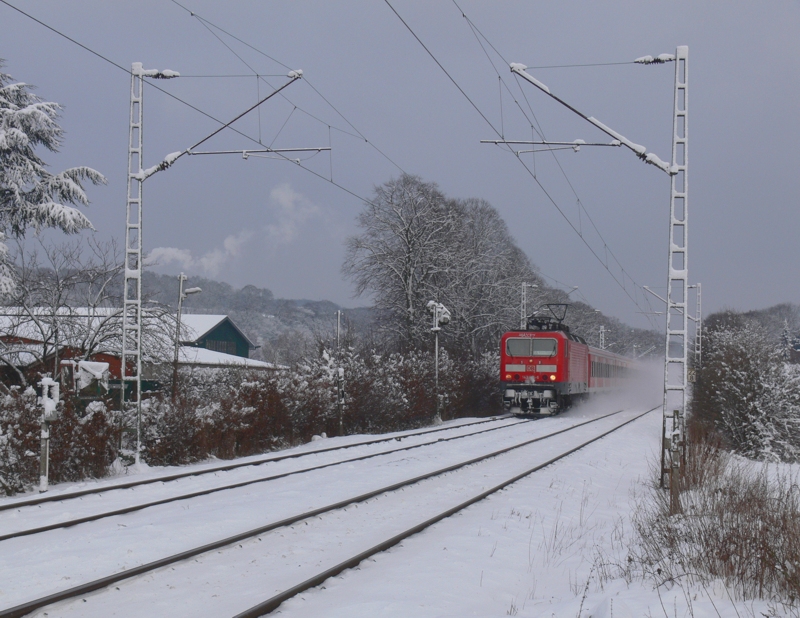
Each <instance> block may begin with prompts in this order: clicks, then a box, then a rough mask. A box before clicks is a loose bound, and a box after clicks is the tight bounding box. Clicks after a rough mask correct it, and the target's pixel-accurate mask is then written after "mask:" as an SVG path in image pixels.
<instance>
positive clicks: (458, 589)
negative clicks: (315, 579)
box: [0, 402, 766, 618]
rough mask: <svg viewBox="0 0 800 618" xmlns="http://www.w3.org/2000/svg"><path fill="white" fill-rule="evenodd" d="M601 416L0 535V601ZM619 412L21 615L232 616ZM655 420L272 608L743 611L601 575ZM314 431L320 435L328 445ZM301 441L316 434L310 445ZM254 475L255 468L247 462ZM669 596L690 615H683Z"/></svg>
mask: <svg viewBox="0 0 800 618" xmlns="http://www.w3.org/2000/svg"><path fill="white" fill-rule="evenodd" d="M611 410H612V408H611V407H610V406H609V404H608V402H605V403H604V404H602V403H599V402H595V403H594V404H590V405H589V406H587V407H585V408H583V409H578V410H574V411H572V412H570V413H568V414H566V415H563V416H561V417H559V418H553V419H543V420H541V421H537V422H535V423H527V424H524V425H521V426H519V427H517V428H515V429H513V430H498V431H495V432H491V433H489V434H486V435H485V436H483V437H482V438H481V439H477V438H464V439H462V440H455V441H452V442H446V443H442V444H439V445H436V446H435V447H423V448H420V449H414V450H412V451H406V452H403V453H399V454H396V455H388V456H385V457H380V458H375V459H369V460H366V461H363V462H353V463H350V464H345V465H343V466H335V467H332V468H327V469H325V470H321V471H319V472H315V473H309V474H304V475H299V476H293V477H288V478H286V479H281V480H279V481H272V482H269V483H267V484H264V485H263V486H261V485H254V486H249V487H246V488H241V489H237V490H233V491H231V492H227V491H226V492H220V493H217V494H211V495H210V496H205V497H202V498H196V499H193V500H191V501H187V502H177V503H172V504H170V505H164V506H161V507H155V508H152V509H147V510H145V511H141V512H137V513H132V514H130V515H126V516H121V517H112V518H107V519H104V520H101V521H99V522H93V523H91V524H83V525H80V526H76V527H73V528H69V529H64V530H54V531H51V532H48V533H44V534H41V535H36V536H33V537H23V538H20V539H14V540H11V541H6V542H3V543H2V544H0V565H2V571H3V577H2V580H0V582H1V583H0V607H10V606H12V605H15V604H17V603H20V602H23V601H24V600H27V599H30V598H33V597H36V596H41V595H43V594H46V593H49V592H53V591H54V590H58V589H64V588H69V587H71V586H73V585H75V584H77V583H79V582H82V581H87V580H89V579H94V578H96V577H100V576H102V575H106V574H109V573H111V572H115V571H118V570H120V569H127V568H130V567H131V566H133V565H136V564H141V563H142V562H146V561H148V560H152V559H154V558H156V557H161V556H165V555H168V554H170V553H175V552H176V551H181V550H182V549H186V548H188V547H192V546H195V545H197V544H199V543H202V542H208V541H209V540H213V539H216V538H222V537H224V536H226V535H228V534H232V533H233V532H237V531H243V530H247V529H249V528H252V527H255V526H257V525H263V524H264V523H268V522H270V521H274V520H277V519H280V518H281V517H282V516H285V515H288V514H293V513H297V512H304V511H305V510H308V509H310V508H315V507H317V506H321V505H323V504H327V503H331V502H334V501H336V500H337V499H341V498H342V497H344V496H347V495H356V494H358V493H363V492H364V491H366V490H368V489H370V488H373V487H380V486H381V485H382V484H384V483H387V482H392V481H393V480H397V479H399V478H406V477H410V476H413V475H414V474H418V473H421V472H424V471H428V470H433V469H438V468H441V467H443V466H444V465H447V464H449V463H453V462H455V461H457V460H459V459H461V458H467V457H468V456H476V455H478V454H480V453H482V452H488V451H490V450H495V449H497V448H502V447H503V446H507V445H509V444H510V443H512V442H521V441H523V439H524V438H525V437H533V436H535V435H543V434H546V433H550V432H551V431H553V430H555V429H559V428H562V427H566V426H568V425H571V424H574V423H575V422H577V421H579V420H583V419H585V418H589V417H591V416H592V415H600V414H602V413H603V412H609V411H611ZM643 410H644V408H641V407H640V408H638V411H643ZM626 415H627V416H626V418H630V417H631V416H632V414H630V413H626ZM622 416H623V415H618V416H617V417H611V418H609V419H606V420H603V421H599V422H598V423H593V424H591V425H587V426H586V427H585V428H581V429H579V430H575V431H574V432H569V433H567V434H563V435H562V436H559V437H558V438H552V439H550V440H547V441H544V442H538V443H535V444H532V445H530V446H528V447H524V448H522V449H519V450H517V451H513V452H512V453H510V454H508V455H504V456H502V457H498V458H495V459H493V460H490V461H489V462H487V463H486V464H481V465H479V466H470V467H469V468H465V469H461V470H457V471H454V472H451V473H449V474H447V475H445V476H443V477H438V478H435V479H431V480H428V481H424V482H422V483H419V484H418V486H415V487H414V488H406V489H405V490H403V491H399V492H394V493H391V494H384V495H381V496H379V497H377V498H374V499H372V500H370V501H368V502H367V503H364V504H359V505H358V506H355V505H353V506H350V507H348V508H346V509H341V510H339V511H336V512H334V513H331V514H327V515H324V516H321V517H315V518H312V519H311V520H310V521H307V522H301V523H299V524H296V525H294V526H291V527H288V528H282V529H279V530H275V531H273V532H271V533H267V534H265V535H262V536H261V537H258V538H256V539H253V540H251V541H245V542H242V543H241V544H237V545H235V546H233V547H230V548H227V549H224V550H220V551H215V552H212V553H209V554H204V555H202V556H199V557H198V558H196V559H193V560H191V561H189V562H188V563H183V564H180V565H177V564H176V565H173V566H170V567H165V568H163V569H161V570H159V571H156V572H154V573H151V574H148V575H146V576H143V577H139V578H134V579H131V580H128V581H124V582H120V583H119V584H117V585H115V586H113V587H112V589H111V590H108V591H105V592H98V593H92V594H90V595H86V596H85V597H84V598H85V601H84V600H83V599H79V600H78V601H77V602H71V603H66V602H65V603H63V604H59V605H55V606H51V607H48V608H45V609H43V610H40V611H39V612H38V613H37V614H34V615H37V616H44V615H49V616H54V615H58V616H143V615H153V616H156V615H159V616H160V615H164V616H166V615H169V616H184V615H185V616H232V615H234V614H236V613H237V612H240V611H243V610H245V609H247V608H248V607H250V606H252V605H255V604H256V603H258V602H260V601H263V600H265V599H266V598H268V597H269V596H271V595H272V594H275V593H276V592H278V591H279V590H281V589H283V588H285V587H288V586H291V585H294V584H297V583H299V582H300V581H303V580H304V579H306V578H307V577H310V576H311V575H313V574H315V573H316V572H318V571H320V570H323V569H324V568H328V567H329V566H332V565H334V564H336V563H338V562H339V561H341V560H343V559H345V558H348V557H349V556H351V555H354V554H355V553H357V552H358V551H361V550H363V549H365V548H366V547H369V546H370V545H373V544H375V543H377V542H379V541H381V540H383V539H385V538H387V537H388V536H391V535H392V534H396V533H397V532H400V531H402V530H405V529H407V528H409V527H411V526H412V525H414V524H416V523H419V522H421V521H423V520H425V519H427V518H428V517H430V516H431V515H433V514H435V513H436V512H437V511H438V510H441V509H442V508H444V507H446V506H448V505H452V504H456V503H458V502H460V501H463V500H464V499H466V498H467V497H469V496H471V495H473V494H476V493H478V492H479V491H481V490H482V489H485V488H488V487H490V486H492V485H494V484H496V483H497V482H499V481H500V480H502V479H503V477H507V476H511V475H512V474H513V473H514V472H515V471H521V470H524V469H528V468H530V467H532V466H534V465H536V463H537V462H539V461H546V460H547V459H549V458H550V457H552V456H554V455H555V454H557V453H558V452H560V451H563V450H566V448H568V447H570V446H572V445H575V444H578V443H580V442H582V441H584V440H586V439H587V438H588V437H589V436H590V435H596V434H597V433H600V431H601V430H602V429H608V428H610V427H612V426H614V425H616V424H619V423H620V422H622V420H624V418H621V417H622ZM660 424H661V419H660V415H659V413H658V412H657V411H656V412H653V413H651V414H649V415H646V416H645V417H643V418H641V419H639V420H637V421H635V422H633V423H631V424H630V425H628V426H626V427H625V428H623V429H621V430H620V431H618V432H616V433H613V434H611V435H609V436H607V437H605V438H603V439H601V440H600V441H598V442H595V443H593V444H591V445H589V446H587V447H586V448H584V449H582V450H581V451H578V452H577V453H575V454H573V455H571V456H569V457H568V458H566V459H564V460H561V461H559V462H557V463H556V464H554V465H552V466H550V467H548V468H545V469H543V470H541V471H539V472H536V473H534V474H533V475H531V476H529V477H527V478H525V479H523V480H521V481H519V482H517V483H515V484H513V485H512V486H510V487H508V488H507V489H505V490H503V491H501V492H498V493H496V494H493V495H492V496H490V497H489V498H487V499H485V500H483V501H482V502H479V503H478V504H476V505H474V506H472V507H469V508H467V509H465V510H464V511H462V512H460V513H459V514H457V515H455V516H453V517H450V518H448V519H446V520H444V521H442V522H440V523H438V524H436V525H434V526H432V527H431V528H429V529H427V530H425V531H424V532H422V533H420V534H417V535H415V536H413V537H411V538H409V539H407V540H406V541H404V542H402V543H401V544H400V545H398V546H396V547H395V548H393V549H391V550H389V551H387V552H385V553H383V554H379V555H378V556H376V557H375V558H372V559H369V560H367V561H365V562H363V563H362V564H361V565H360V566H359V567H358V568H356V569H352V570H349V571H346V572H344V573H342V574H341V575H340V576H338V577H335V578H332V579H330V580H328V581H327V582H325V584H324V586H323V587H320V588H317V589H314V590H312V591H309V592H306V593H303V594H302V595H300V596H299V597H296V598H294V599H291V600H289V601H287V602H286V603H284V604H283V605H282V606H281V607H280V608H279V610H278V612H279V613H280V614H281V615H287V616H348V617H349V616H365V617H366V616H369V617H373V616H377V615H380V616H502V615H520V616H548V617H549V616H576V617H577V616H594V617H595V618H597V617H600V616H609V617H610V616H618V617H622V616H648V615H651V616H660V615H667V616H674V615H677V616H690V615H693V616H697V617H698V618H699V617H701V616H717V615H721V616H737V615H741V616H745V615H753V613H752V612H753V611H755V610H757V609H759V607H760V606H759V605H758V604H756V605H755V606H752V608H751V607H747V608H745V607H744V606H743V605H739V606H738V607H734V605H733V604H732V603H731V602H730V601H729V600H728V598H727V596H726V594H725V592H724V590H723V589H721V588H720V589H719V590H707V591H705V590H702V589H700V590H694V589H693V590H689V591H686V594H684V591H683V590H681V589H680V588H677V589H672V590H667V589H664V588H662V589H661V590H658V591H656V590H654V589H653V586H652V584H651V583H649V582H644V583H643V582H639V581H632V582H626V581H625V580H623V579H611V580H604V579H603V578H602V577H601V575H602V574H603V573H611V574H612V575H613V574H614V572H615V571H614V568H613V565H611V566H609V565H608V564H607V563H608V562H609V561H610V562H612V563H613V562H615V561H617V562H619V563H620V564H623V563H624V561H625V560H626V558H627V551H626V544H627V543H629V542H630V541H631V538H632V533H633V531H632V528H631V525H630V523H629V517H630V514H631V510H632V508H634V507H633V504H634V502H633V501H632V500H631V494H632V492H633V491H636V490H637V488H639V491H641V489H642V486H641V484H642V483H644V482H647V478H648V475H649V471H648V459H649V458H650V459H652V458H653V457H655V453H656V452H657V447H658V436H659V430H660ZM362 439H363V438H362ZM346 440H351V441H352V440H354V438H353V437H350V438H347V439H346ZM323 442H324V443H325V445H326V446H328V445H332V444H335V442H336V440H334V439H331V440H325V441H323ZM318 445H321V442H316V443H314V444H313V445H310V447H315V446H318ZM356 448H362V447H356ZM315 457H316V456H315ZM319 457H322V455H320V456H319ZM297 465H298V464H297V463H296V462H294V461H293V460H289V461H286V462H279V463H275V464H269V466H270V470H273V469H274V470H277V469H279V466H286V467H288V466H297ZM305 465H307V463H306V464H305ZM259 473H261V474H263V473H264V470H263V467H262V470H261V471H260V472H259ZM225 474H229V473H225ZM240 474H242V473H240ZM193 482H194V483H196V482H197V481H193ZM135 492H136V493H137V494H138V495H139V496H140V497H141V498H142V499H146V497H147V495H148V494H149V493H150V492H153V493H154V494H158V495H163V492H164V486H163V485H161V484H156V485H153V486H146V487H141V488H137V489H136V490H135ZM96 500H97V499H96V498H95V497H91V499H88V498H87V499H83V500H80V501H78V503H77V504H73V503H56V504H64V505H69V506H68V507H67V508H68V509H69V510H70V515H76V514H79V513H80V512H82V510H84V511H90V512H91V511H93V510H96V509H97V505H96ZM43 506H44V505H43ZM53 506H54V505H48V508H51V507H53ZM46 510H47V509H42V511H43V512H44V511H46ZM51 510H53V509H52V508H51ZM55 510H56V511H57V510H58V507H57V506H56V507H55ZM62 510H63V507H62ZM57 516H62V515H57ZM9 522H10V520H8V521H7V522H6V523H9ZM17 523H18V522H17ZM26 524H27V525H32V523H31V522H26ZM0 525H2V524H0ZM604 565H605V566H604ZM687 599H689V600H690V602H691V604H692V610H691V611H692V612H693V613H691V612H690V611H688V609H687ZM715 607H716V609H715ZM764 610H765V611H766V609H765V608H764ZM755 615H758V614H755Z"/></svg>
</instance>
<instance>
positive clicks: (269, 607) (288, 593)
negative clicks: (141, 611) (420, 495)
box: [234, 406, 661, 618]
mask: <svg viewBox="0 0 800 618" xmlns="http://www.w3.org/2000/svg"><path fill="white" fill-rule="evenodd" d="M660 407H661V406H656V407H655V408H652V409H650V410H648V411H647V412H643V413H642V414H639V415H637V416H635V417H633V418H632V419H629V420H627V421H625V422H624V423H622V424H620V425H618V426H616V427H614V428H613V429H609V430H608V431H606V432H604V433H601V434H600V435H599V436H596V437H594V438H592V439H591V440H587V441H586V442H584V443H583V444H580V445H578V446H576V447H574V448H571V449H570V450H568V451H566V452H564V453H562V454H561V455H557V456H556V457H553V458H552V459H550V460H548V461H546V462H544V463H542V464H539V465H537V466H534V467H533V468H530V469H529V470H526V471H525V472H522V473H520V474H517V475H515V476H513V477H512V478H510V479H508V480H505V481H503V482H502V483H500V484H498V485H495V486H494V487H492V488H490V489H487V490H486V491H483V492H481V493H479V494H478V495H476V496H473V497H472V498H470V499H469V500H466V501H464V502H462V503H461V504H458V505H457V506H454V507H452V508H449V509H447V510H446V511H443V512H442V513H439V514H438V515H434V516H433V517H431V518H430V519H428V520H426V521H424V522H422V523H420V524H417V525H416V526H413V527H411V528H409V529H408V530H406V531H405V532H401V533H400V534H397V535H395V536H393V537H392V538H390V539H388V540H386V541H383V542H381V543H378V544H377V545H374V546H373V547H371V548H369V549H367V550H365V551H363V552H361V553H359V554H356V555H355V556H353V557H351V558H348V559H347V560H345V561H344V562H340V563H339V564H337V565H336V566H333V567H331V568H329V569H326V570H325V571H323V572H321V573H318V574H317V575H315V576H314V577H311V578H309V579H307V580H305V581H304V582H302V583H300V584H297V585H296V586H293V587H292V588H289V589H288V590H285V591H283V592H281V593H279V594H276V595H275V596H273V597H271V598H269V599H267V600H266V601H264V602H263V603H259V604H258V605H255V606H253V607H251V608H250V609H247V610H245V611H243V612H241V613H238V614H236V615H235V616H234V618H258V617H259V616H263V615H265V614H268V613H270V612H272V611H274V610H275V609H277V608H278V607H279V606H280V605H281V604H282V603H283V602H284V601H287V600H289V599H291V598H292V597H294V596H296V595H298V594H300V593H301V592H305V591H306V590H309V589H310V588H314V587H316V586H319V585H320V584H322V583H323V582H324V581H325V580H327V579H329V578H331V577H334V576H336V575H338V574H339V573H341V572H342V571H344V570H346V569H351V568H353V567H356V566H358V565H359V564H360V563H361V562H362V561H364V560H366V559H367V558H370V557H371V556H374V555H375V554H378V553H381V552H384V551H386V550H387V549H389V548H391V547H393V546H395V545H397V544H398V543H400V542H401V541H403V540H405V539H407V538H408V537H410V536H412V535H414V534H417V533H418V532H421V531H422V530H425V528H428V527H430V526H432V525H433V524H435V523H438V522H440V521H442V520H443V519H446V518H447V517H450V516H451V515H454V514H455V513H458V512H459V511H462V510H464V509H465V508H467V507H468V506H472V505H473V504H475V503H476V502H480V501H481V500H483V499H484V498H486V497H488V496H490V495H491V494H493V493H495V492H498V491H500V490H501V489H505V488H506V487H508V486H509V485H511V484H512V483H516V482H517V481H519V480H521V479H523V478H525V477H526V476H528V475H530V474H533V473H534V472H537V471H538V470H541V469H542V468H546V467H547V466H549V465H551V464H553V463H555V462H557V461H558V460H559V459H563V458H564V457H567V456H569V455H571V454H572V453H574V452H575V451H578V450H580V449H582V448H584V447H585V446H588V445H589V444H591V443H593V442H596V441H597V440H600V439H601V438H604V437H606V436H607V435H608V434H610V433H613V432H615V431H617V430H619V429H621V428H622V427H624V426H625V425H628V424H629V423H632V422H633V421H635V420H638V419H640V418H642V417H643V416H645V415H646V414H649V413H650V412H652V411H653V410H657V409H659V408H660Z"/></svg>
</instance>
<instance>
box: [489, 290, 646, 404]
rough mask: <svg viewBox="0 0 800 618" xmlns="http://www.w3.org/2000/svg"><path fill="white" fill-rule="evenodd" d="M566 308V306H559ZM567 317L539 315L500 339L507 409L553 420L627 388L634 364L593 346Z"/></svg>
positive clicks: (501, 373)
mask: <svg viewBox="0 0 800 618" xmlns="http://www.w3.org/2000/svg"><path fill="white" fill-rule="evenodd" d="M559 306H563V305H559ZM564 307H565V308H564V310H563V314H562V315H561V319H559V318H558V317H557V315H556V311H552V312H553V313H554V316H555V317H549V316H547V317H539V316H536V315H534V316H533V317H530V318H528V319H527V320H526V328H525V329H524V330H522V329H520V330H515V331H510V332H507V333H505V334H504V335H503V336H502V337H501V339H500V382H501V383H502V388H503V408H504V409H505V410H506V411H508V412H510V413H512V414H516V415H518V416H533V417H538V416H551V415H556V414H559V413H560V412H562V411H563V410H566V409H567V408H569V407H570V406H571V405H573V404H575V403H577V402H578V401H579V400H581V399H583V398H585V397H588V396H589V395H592V394H594V393H603V392H610V391H614V390H617V389H619V388H621V387H622V386H623V385H624V384H625V383H626V382H627V380H628V379H629V378H630V376H631V372H632V369H633V360H632V359H630V358H628V357H625V356H621V355H619V354H614V353H612V352H609V351H608V350H600V349H598V348H593V347H591V346H589V345H588V344H587V343H586V340H585V339H584V338H583V337H580V336H578V335H574V334H572V333H570V331H569V326H567V325H566V324H564V323H563V319H564V317H565V316H566V306H564Z"/></svg>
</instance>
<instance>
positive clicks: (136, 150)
mask: <svg viewBox="0 0 800 618" xmlns="http://www.w3.org/2000/svg"><path fill="white" fill-rule="evenodd" d="M178 75H179V74H178V73H176V72H174V71H155V70H145V69H144V68H143V67H142V63H141V62H134V63H133V64H132V65H131V114H130V129H129V137H128V200H127V204H126V207H125V276H124V286H123V297H122V364H121V370H120V377H121V380H120V409H123V408H124V406H125V390H126V389H125V386H126V385H127V384H131V385H132V389H131V396H130V400H131V401H133V402H135V403H136V463H137V464H138V463H139V458H140V453H141V446H142V183H143V182H144V179H143V178H142V176H141V170H142V117H143V116H142V114H143V111H142V104H143V94H144V92H143V90H142V85H143V84H142V80H143V78H144V77H152V78H156V79H169V78H172V77H178ZM129 370H130V371H131V374H130V375H128V371H129Z"/></svg>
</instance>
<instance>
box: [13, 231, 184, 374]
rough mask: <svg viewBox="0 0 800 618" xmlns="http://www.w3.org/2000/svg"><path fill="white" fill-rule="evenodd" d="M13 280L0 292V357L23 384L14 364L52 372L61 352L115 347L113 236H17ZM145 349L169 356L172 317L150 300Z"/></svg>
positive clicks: (117, 261) (118, 266)
mask: <svg viewBox="0 0 800 618" xmlns="http://www.w3.org/2000/svg"><path fill="white" fill-rule="evenodd" d="M10 262H11V264H12V265H13V267H14V268H13V270H12V274H13V277H14V285H13V286H11V288H10V289H9V291H7V292H6V293H4V294H0V305H2V306H0V314H2V315H1V316H0V318H1V319H2V324H3V331H4V333H3V334H4V337H3V338H2V339H0V362H2V363H3V364H5V365H6V366H7V367H11V368H13V370H14V371H15V372H16V374H17V376H18V377H19V379H20V381H21V383H23V384H26V380H25V376H24V375H23V372H22V371H21V370H20V366H27V365H31V364H37V365H39V366H46V367H47V371H48V372H52V375H53V376H54V377H57V376H58V373H59V366H60V360H61V358H60V354H61V353H62V350H63V349H64V348H69V350H70V353H71V354H72V355H75V354H77V358H78V359H86V358H89V357H90V356H92V355H93V354H96V353H98V352H108V353H111V354H115V355H118V354H119V353H120V349H121V323H120V320H121V313H120V308H119V307H120V305H121V297H120V293H121V292H120V290H121V286H120V281H121V272H122V268H123V263H122V258H121V256H120V252H119V250H118V247H117V245H116V243H115V242H113V241H111V242H108V243H103V242H99V241H97V240H96V239H95V238H94V237H93V236H88V237H86V238H82V239H76V240H73V241H68V242H65V243H62V244H50V243H48V242H46V241H45V240H43V239H42V238H41V237H40V236H38V235H37V236H36V237H35V238H34V240H33V242H30V243H27V244H24V243H22V242H19V241H18V242H17V243H16V246H15V249H14V251H13V252H12V253H11V260H10ZM143 328H144V332H143V334H142V343H143V350H144V352H145V354H146V355H147V356H146V358H148V359H149V360H158V361H163V360H164V359H166V358H169V350H170V346H171V343H172V336H171V333H172V331H174V328H175V326H174V316H172V313H171V311H170V310H169V309H168V308H166V307H163V308H162V307H160V306H157V305H154V306H152V307H149V308H148V311H147V312H146V314H145V320H144V324H143Z"/></svg>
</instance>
